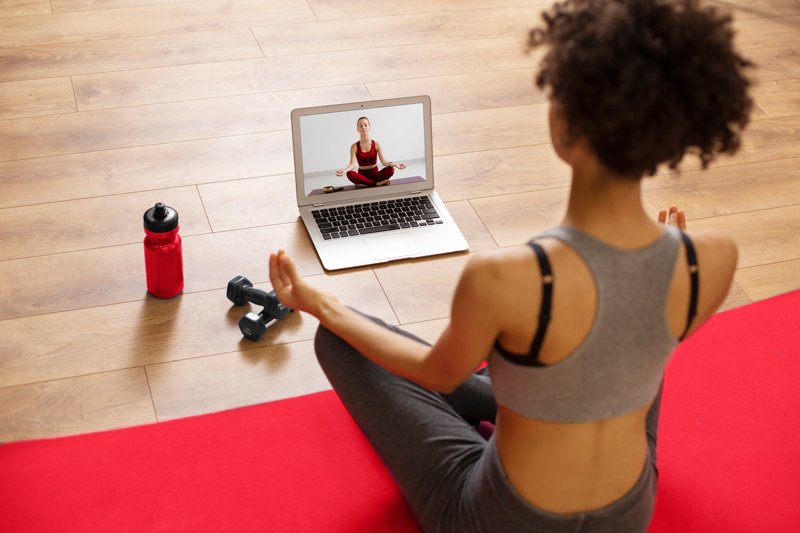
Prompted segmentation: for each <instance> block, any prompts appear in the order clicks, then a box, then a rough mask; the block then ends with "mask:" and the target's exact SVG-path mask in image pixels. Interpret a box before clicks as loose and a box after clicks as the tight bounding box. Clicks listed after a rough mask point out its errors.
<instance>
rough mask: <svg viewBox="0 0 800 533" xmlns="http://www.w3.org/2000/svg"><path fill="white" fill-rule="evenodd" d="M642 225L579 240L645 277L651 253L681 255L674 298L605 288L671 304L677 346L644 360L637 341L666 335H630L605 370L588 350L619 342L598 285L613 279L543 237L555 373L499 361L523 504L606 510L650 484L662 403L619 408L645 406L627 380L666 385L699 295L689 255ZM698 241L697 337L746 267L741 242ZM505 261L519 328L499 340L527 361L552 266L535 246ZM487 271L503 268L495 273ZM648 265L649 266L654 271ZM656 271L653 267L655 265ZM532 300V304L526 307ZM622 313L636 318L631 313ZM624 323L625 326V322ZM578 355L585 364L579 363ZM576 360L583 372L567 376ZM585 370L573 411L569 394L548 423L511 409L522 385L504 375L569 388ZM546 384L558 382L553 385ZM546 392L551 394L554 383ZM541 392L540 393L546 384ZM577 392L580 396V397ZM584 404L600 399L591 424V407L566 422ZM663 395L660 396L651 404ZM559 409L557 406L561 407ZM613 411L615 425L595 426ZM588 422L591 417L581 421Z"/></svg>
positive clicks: (502, 432)
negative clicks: (646, 470) (645, 475)
mask: <svg viewBox="0 0 800 533" xmlns="http://www.w3.org/2000/svg"><path fill="white" fill-rule="evenodd" d="M599 226H602V224H599ZM629 227H630V225H629ZM634 227H636V228H638V229H635V230H633V231H631V232H629V234H628V235H625V232H623V231H615V232H613V233H610V234H608V235H594V236H588V235H586V233H584V232H576V231H575V230H567V231H568V232H570V231H571V232H572V233H575V234H577V235H580V236H582V237H581V238H582V239H584V240H586V241H587V242H590V243H591V242H594V244H595V245H596V246H598V247H600V248H601V249H602V247H608V248H609V249H610V250H611V252H612V254H615V255H612V257H613V258H615V259H620V260H621V261H620V269H622V270H624V269H627V270H631V269H633V270H634V271H635V270H636V269H637V268H639V266H638V265H636V264H628V263H630V262H636V261H637V258H640V257H641V255H642V251H646V252H648V255H650V256H651V259H653V257H652V256H653V253H658V251H657V250H656V249H655V247H656V246H657V245H660V246H661V247H662V248H664V249H665V250H668V249H670V248H673V246H674V250H673V253H672V255H671V256H670V257H673V259H671V264H670V265H666V267H665V268H664V269H661V270H664V271H665V272H666V274H667V277H668V279H667V280H665V282H664V283H663V287H661V288H659V287H654V290H656V291H662V292H663V294H660V295H659V294H652V295H650V296H648V295H646V294H641V283H640V284H639V285H640V287H639V290H638V293H637V292H636V284H635V283H634V281H635V280H633V279H631V285H632V287H631V290H632V291H634V292H633V293H632V294H625V291H624V290H622V291H620V289H619V288H617V289H616V291H617V293H616V294H609V293H610V290H609V289H608V288H605V287H604V288H603V289H602V291H600V292H601V293H602V294H604V296H603V297H604V298H617V299H619V298H642V297H650V298H653V299H654V300H657V299H658V298H661V300H662V301H663V302H666V303H665V305H664V308H663V309H653V310H652V311H651V312H652V314H653V315H654V318H655V320H656V321H658V320H662V319H663V321H664V324H663V328H660V329H661V330H663V332H664V334H665V335H668V336H669V337H671V340H672V343H671V344H670V345H669V346H663V347H662V348H660V349H662V350H666V351H665V352H664V353H662V354H654V353H639V352H637V351H636V348H634V346H636V345H637V343H632V342H631V341H630V339H631V338H640V339H641V342H640V343H638V344H639V345H640V350H641V349H642V348H643V347H644V346H648V343H650V345H652V343H653V342H655V343H656V345H658V339H659V333H661V331H659V330H658V328H654V331H629V332H622V335H621V336H624V337H626V339H627V340H626V342H625V343H624V344H622V345H620V347H619V351H618V353H616V354H613V357H615V358H617V359H615V360H613V361H609V360H606V361H605V362H604V361H602V360H597V361H595V360H594V359H593V357H594V358H595V359H596V357H595V356H596V354H593V353H591V350H589V351H588V353H587V351H586V350H585V348H586V347H587V346H589V345H588V344H587V338H588V337H589V335H590V333H591V335H592V339H591V341H592V343H591V344H592V345H594V346H598V344H597V342H596V341H597V340H598V337H603V336H608V335H609V332H608V331H604V330H603V324H602V323H598V309H599V308H600V307H602V308H605V309H609V306H608V305H607V303H608V302H605V303H603V305H599V302H598V283H602V279H603V277H602V276H601V275H600V273H598V272H593V271H592V270H591V269H590V267H589V265H587V263H586V261H585V260H584V257H583V255H582V251H579V250H576V248H575V247H574V246H575V244H574V243H567V242H565V241H563V240H560V239H556V238H552V237H547V238H543V239H537V242H539V243H540V244H541V245H542V247H543V249H544V250H545V252H546V254H547V256H548V259H549V262H550V265H551V267H552V272H553V294H552V312H551V320H550V323H549V326H548V327H547V330H546V335H545V337H544V341H543V343H542V345H541V349H540V351H539V357H538V360H539V362H540V363H541V364H542V365H545V367H547V366H549V367H550V369H545V368H542V367H527V368H526V367H517V368H513V367H514V366H515V365H514V363H510V362H508V361H504V360H502V355H501V354H500V353H499V352H498V353H495V354H493V356H492V358H493V359H495V358H499V359H501V360H500V361H496V362H495V364H494V365H492V364H491V363H490V367H492V366H494V367H495V368H494V369H493V370H492V376H493V382H494V384H495V389H496V395H497V398H498V416H497V431H496V435H497V437H496V439H497V447H498V451H499V454H500V458H501V460H502V462H503V465H504V468H505V470H506V473H507V475H508V477H509V479H510V481H511V484H512V485H513V486H514V487H515V488H516V489H517V490H518V492H519V493H520V495H521V496H522V497H523V498H525V499H526V500H527V501H529V502H530V503H532V504H534V505H536V506H537V507H540V508H542V509H544V510H547V511H550V512H554V513H559V514H569V513H574V512H578V511H590V510H595V509H598V508H601V507H603V506H605V505H608V504H610V503H611V502H613V501H615V500H618V499H619V498H620V497H621V496H622V495H623V494H625V493H626V492H627V491H628V490H630V489H631V488H632V487H633V486H634V484H635V483H636V481H637V480H638V479H639V478H640V476H641V475H642V471H643V467H644V465H645V461H646V458H647V454H648V445H647V444H648V443H647V438H646V432H645V419H646V416H647V413H648V410H649V408H650V403H651V402H650V401H645V402H644V403H643V404H641V405H635V406H632V409H631V410H626V409H623V411H625V412H623V413H619V412H614V410H615V409H616V410H617V411H619V406H618V405H617V406H616V407H615V401H616V403H617V404H618V403H619V401H622V402H625V401H633V400H630V399H629V398H630V397H631V392H632V391H631V390H630V389H634V388H636V387H638V386H639V383H637V382H629V384H628V385H622V384H623V383H625V380H626V379H635V380H640V381H642V382H645V381H647V380H648V379H649V380H652V379H660V376H661V366H662V362H660V361H662V360H656V359H658V358H659V356H661V357H662V358H664V357H666V355H668V354H669V353H670V352H671V349H672V346H674V343H675V342H677V339H678V337H680V336H681V334H682V333H683V331H684V329H685V327H686V322H687V314H688V309H689V306H690V293H691V288H690V275H689V268H690V267H689V265H688V262H687V257H686V249H685V247H684V246H683V245H681V244H680V243H678V242H676V241H675V238H673V239H671V240H670V239H666V237H667V235H665V234H664V233H663V232H664V231H665V230H664V228H663V227H662V226H658V225H656V224H655V223H654V222H649V221H648V223H644V224H639V225H635V226H634ZM562 232H563V231H562ZM673 237H674V236H673ZM691 239H692V242H694V247H695V249H696V253H697V256H698V259H699V264H700V265H701V266H700V269H699V272H700V291H699V300H698V308H697V317H696V318H695V319H694V320H693V321H692V324H691V330H694V329H695V328H696V327H698V326H699V325H700V324H701V323H702V322H703V321H705V320H706V319H707V318H708V316H709V315H710V314H711V313H713V311H714V310H715V309H716V308H717V307H718V306H719V303H720V302H721V301H722V299H723V298H724V297H725V294H726V293H727V289H728V287H729V285H730V279H731V277H732V275H733V269H734V267H735V263H736V251H735V247H734V246H733V244H732V243H731V242H730V241H729V240H727V239H726V238H725V237H721V236H719V235H715V234H709V233H705V234H704V233H697V234H696V235H695V234H692V237H691ZM667 241H669V242H667ZM579 242H580V239H579ZM628 252H629V253H628ZM650 252H653V253H650ZM583 253H586V252H585V251H583ZM626 258H627V259H629V261H628V262H626V264H624V265H623V264H621V263H622V260H624V259H626ZM495 260H496V261H498V266H499V264H502V265H503V267H502V268H501V269H498V273H499V275H500V276H501V277H502V279H501V280H499V281H500V283H499V284H498V285H499V286H502V287H503V290H502V291H500V292H499V293H498V297H500V298H505V299H506V300H507V305H506V308H507V311H508V312H507V315H506V316H505V317H504V318H505V319H506V320H507V322H506V324H508V325H507V327H506V329H505V330H504V331H503V332H502V333H501V335H500V336H499V338H498V344H499V345H500V349H504V350H506V351H508V352H512V353H514V354H527V353H528V350H529V349H530V347H531V343H532V340H533V338H534V335H535V333H536V330H537V324H538V322H539V321H538V318H539V312H540V305H541V300H542V287H543V285H542V279H541V273H540V268H539V266H538V264H537V260H536V257H535V255H534V254H533V253H532V251H531V250H530V249H529V248H528V247H527V246H525V247H520V248H518V249H515V250H511V251H506V252H503V253H500V254H498V257H497V258H496V259H495ZM487 267H488V268H492V267H491V266H489V265H487ZM612 268H613V265H612ZM641 268H645V269H646V268H648V267H647V265H646V263H644V264H642V265H641ZM595 270H597V267H595ZM650 270H653V269H652V266H651V267H650ZM704 272H705V273H707V275H706V276H703V273H704ZM641 274H642V279H644V280H645V281H646V282H647V283H650V280H651V278H652V277H653V275H654V273H653V272H650V271H647V272H642V273H641ZM524 295H530V297H527V298H526V297H525V296H524ZM620 303H622V304H623V305H624V302H617V304H620ZM639 307H640V308H648V307H652V305H651V303H650V302H640V305H639ZM612 308H613V306H612ZM617 312H619V311H617ZM619 314H620V315H624V312H622V313H619ZM615 318H619V319H623V318H622V317H614V316H612V317H607V318H606V319H605V322H613V321H614V320H615ZM637 322H640V323H646V322H647V321H646V320H645V321H644V322H642V321H637ZM651 322H652V320H651ZM622 326H623V327H625V324H622ZM632 327H633V326H632ZM691 330H690V331H691ZM628 333H629V334H630V335H628ZM661 337H662V339H661V341H662V342H661V344H664V339H663V337H664V335H662V336H661ZM604 340H606V341H610V342H606V343H605V344H602V343H601V344H600V345H599V346H605V347H606V348H605V349H607V348H608V346H613V343H614V341H615V339H613V338H611V339H604ZM597 349H599V348H597ZM575 355H577V356H578V357H580V358H581V359H582V360H580V361H578V360H576V359H571V358H572V357H573V356H575ZM620 358H621V359H620ZM650 360H652V361H650ZM643 361H650V362H651V363H652V364H649V365H642V364H641V363H642V362H643ZM595 362H596V363H597V364H598V365H602V364H604V365H605V366H604V367H603V366H598V367H597V369H596V374H591V372H592V366H591V365H592V364H594V363H595ZM565 363H567V365H569V366H571V367H574V368H566V366H567V365H565ZM579 365H580V366H582V367H583V370H582V371H583V372H584V373H586V372H589V374H586V375H584V376H583V377H581V376H574V377H575V378H576V379H578V382H575V383H569V382H565V383H564V385H563V389H564V391H563V392H564V393H565V395H564V396H563V398H562V399H561V400H560V402H561V403H562V404H564V405H558V404H557V402H558V401H559V393H560V392H561V391H560V390H559V389H558V388H556V389H554V390H551V391H546V392H547V394H549V396H548V397H547V398H548V399H549V401H548V402H543V403H542V405H543V406H545V408H544V410H543V412H542V413H540V414H542V415H544V414H546V415H547V416H541V417H539V418H533V417H531V416H530V413H527V414H528V416H526V415H525V414H521V413H520V412H519V411H522V410H524V408H520V409H517V410H515V409H513V408H512V407H510V406H508V405H504V404H503V398H504V395H505V391H503V390H502V387H508V386H513V385H509V384H508V383H506V382H505V381H507V380H505V379H504V376H503V375H502V374H501V373H499V372H498V370H499V369H501V370H502V371H507V372H509V375H511V373H514V374H516V375H517V376H519V374H520V371H522V372H526V371H527V372H530V373H532V376H533V377H534V378H535V377H536V376H537V372H540V371H541V370H545V371H552V370H556V371H558V372H559V373H561V374H563V375H564V377H565V379H566V378H569V377H571V376H570V374H572V375H574V374H575V372H576V370H577V371H578V372H580V370H579V369H578V367H579ZM609 372H612V374H609ZM544 377H545V378H546V379H548V381H549V382H550V383H552V381H553V380H552V379H551V378H552V377H553V376H547V375H545V376H544ZM595 378H597V379H598V380H601V381H602V382H601V383H597V384H595V385H596V386H593V385H592V384H591V381H592V380H594V379H595ZM621 378H624V379H621ZM523 379H524V378H518V379H517V381H519V382H520V383H522V380H523ZM542 383H543V385H544V386H548V385H550V383H546V382H542ZM498 387H500V388H501V389H500V390H499V391H498V390H497V388H498ZM597 387H600V388H601V389H602V388H603V387H606V389H609V390H604V391H603V392H602V394H601V393H596V394H595V400H592V396H591V395H592V390H593V388H597ZM614 387H620V388H622V389H623V390H618V391H617V392H616V394H615V393H614ZM530 388H535V384H532V385H531V387H530ZM570 388H572V389H573V390H572V391H570V390H569V389H570ZM576 390H577V394H576ZM525 392H526V393H528V394H529V395H530V396H531V397H533V398H536V397H537V396H538V395H537V392H538V391H537V390H527V391H525ZM644 394H647V393H646V392H644ZM576 396H583V397H584V400H583V401H584V402H586V401H588V402H589V403H588V404H587V405H586V406H585V407H583V410H584V411H587V413H586V415H585V416H583V415H582V414H581V409H580V408H576V407H572V411H574V412H573V413H572V414H565V413H569V412H570V410H569V409H566V408H567V407H570V406H568V405H566V404H569V403H576V402H574V401H571V400H570V398H574V397H576ZM652 396H653V395H649V398H652ZM553 400H556V404H555V405H554V401H553ZM617 400H619V401H617ZM508 403H513V401H509V402H508ZM578 403H579V402H578ZM609 406H610V407H609ZM576 409H577V410H576ZM604 410H606V412H609V413H611V414H612V416H609V417H603V418H596V419H591V418H592V417H596V416H598V413H602V412H603V411H604ZM534 412H535V411H534ZM545 418H547V419H545ZM569 418H571V419H569ZM581 418H584V419H586V420H580V419H581ZM567 419H569V420H567Z"/></svg>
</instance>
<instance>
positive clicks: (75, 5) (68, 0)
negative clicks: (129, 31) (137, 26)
mask: <svg viewBox="0 0 800 533" xmlns="http://www.w3.org/2000/svg"><path fill="white" fill-rule="evenodd" d="M51 2H52V4H53V11H54V12H62V11H90V10H95V9H97V10H99V9H114V8H119V7H125V6H133V5H136V6H147V5H156V4H180V3H185V2H186V0H160V1H156V0H51Z"/></svg>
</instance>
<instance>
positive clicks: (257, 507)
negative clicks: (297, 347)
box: [0, 291, 800, 533]
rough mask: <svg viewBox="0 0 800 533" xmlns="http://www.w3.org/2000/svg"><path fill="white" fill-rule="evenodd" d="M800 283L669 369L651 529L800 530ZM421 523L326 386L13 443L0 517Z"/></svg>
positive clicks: (710, 336) (6, 524)
mask: <svg viewBox="0 0 800 533" xmlns="http://www.w3.org/2000/svg"><path fill="white" fill-rule="evenodd" d="M798 310H800V291H797V292H793V293H789V294H785V295H782V296H779V297H776V298H772V299H770V300H766V301H762V302H759V303H756V304H753V305H749V306H746V307H742V308H739V309H735V310H732V311H728V312H725V313H720V314H718V315H717V316H715V317H714V318H713V319H711V321H710V322H709V323H708V324H707V325H706V326H705V327H704V328H703V329H702V330H701V331H700V332H698V333H697V334H696V335H694V336H693V337H692V338H690V339H688V340H687V341H686V342H684V343H683V344H682V345H681V346H680V348H679V350H678V352H677V353H676V355H675V356H674V358H673V359H672V361H671V362H670V364H669V367H668V368H667V375H666V379H665V386H664V397H663V401H662V412H661V424H660V431H659V470H660V478H659V494H658V500H657V504H656V515H655V518H654V520H653V524H652V527H651V529H650V533H672V532H679V533H700V532H702V533H715V532H720V533H723V532H724V533H753V532H756V533H760V532H769V533H782V532H787V533H788V532H794V531H797V530H798V524H800V505H798V504H797V503H796V501H797V500H798V497H799V496H800V490H799V489H797V488H796V486H795V479H796V478H797V477H798V474H800V459H799V458H798V452H797V450H798V449H800V446H798V445H799V444H800V426H798V424H797V420H798V413H800V399H799V398H798V395H797V393H796V390H797V386H796V383H797V381H798V376H800V348H798V346H800V342H798V341H800V332H799V331H798V327H797V326H798V324H800V322H798V320H797V313H798ZM21 531H24V532H50V531H53V532H72V531H76V532H78V531H80V532H101V531H102V532H106V531H108V532H134V531H135V532H156V531H179V532H249V531H253V532H256V531H258V532H263V531H268V532H292V533H294V532H301V533H302V532H309V533H311V532H314V533H316V532H320V531H325V532H341V533H345V532H347V533H350V532H362V531H367V532H370V533H378V532H389V533H393V532H398V533H399V532H410V531H419V529H418V527H417V526H416V523H415V522H414V520H413V517H412V516H411V513H410V511H409V509H408V507H407V506H406V504H405V502H404V500H403V498H402V496H401V494H400V493H399V491H398V489H397V487H396V485H395V484H394V482H393V481H392V479H391V476H390V475H389V473H388V472H387V471H386V469H385V467H384V466H383V464H382V463H381V461H380V458H379V457H377V455H376V454H375V452H374V451H373V450H372V448H371V447H370V445H369V443H368V442H367V441H366V440H365V439H364V437H363V435H362V434H361V432H360V431H359V430H358V428H357V427H356V425H355V423H354V422H353V421H352V419H351V418H350V417H349V415H348V414H347V412H346V411H345V410H344V408H343V407H342V405H341V403H340V402H339V400H338V399H337V398H336V396H335V395H334V394H333V393H332V392H330V391H328V392H322V393H317V394H311V395H308V396H302V397H298V398H292V399H288V400H282V401H278V402H272V403H266V404H261V405H256V406H251V407H245V408H240V409H234V410H230V411H224V412H221V413H214V414H209V415H203V416H198V417H192V418H187V419H182V420H175V421H170V422H163V423H160V424H151V425H146V426H140V427H134V428H128V429H123V430H116V431H106V432H100V433H93V434H87V435H78V436H74V437H65V438H58V439H47V440H38V441H28V442H19V443H11V444H6V445H2V446H0V532H3V533H5V532H21Z"/></svg>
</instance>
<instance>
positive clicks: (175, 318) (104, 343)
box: [0, 269, 397, 390]
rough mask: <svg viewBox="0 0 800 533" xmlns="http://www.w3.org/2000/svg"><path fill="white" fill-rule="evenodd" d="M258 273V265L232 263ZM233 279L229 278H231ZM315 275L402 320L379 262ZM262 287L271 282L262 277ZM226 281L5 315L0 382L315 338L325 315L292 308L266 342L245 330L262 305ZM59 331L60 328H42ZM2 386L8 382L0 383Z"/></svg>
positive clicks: (357, 302) (254, 351)
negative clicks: (231, 292)
mask: <svg viewBox="0 0 800 533" xmlns="http://www.w3.org/2000/svg"><path fill="white" fill-rule="evenodd" d="M237 274H245V275H248V278H249V279H251V280H252V279H256V276H255V274H256V272H247V271H243V270H240V271H231V272H230V273H229V274H228V276H229V277H228V278H227V279H230V278H233V277H234V276H235V275H237ZM227 279H225V280H224V283H227ZM309 281H310V282H312V283H314V284H315V286H318V287H320V288H322V289H324V290H328V291H331V292H333V293H334V294H336V295H337V296H338V297H339V299H340V300H341V301H342V302H344V303H345V304H347V305H353V306H358V308H359V309H361V310H362V311H364V312H366V313H369V314H370V315H373V316H377V317H379V318H381V319H382V320H384V321H386V322H387V323H391V324H396V323H397V318H396V317H395V315H394V313H393V311H392V308H391V306H390V305H389V302H388V300H387V299H386V295H385V294H384V292H383V289H382V288H381V286H380V284H379V283H378V281H377V279H376V277H375V275H374V274H373V273H372V271H371V270H368V269H366V270H361V271H354V272H349V273H347V274H346V275H336V276H329V275H317V276H311V277H310V278H309ZM255 286H256V287H257V288H261V289H265V290H267V289H269V286H268V284H265V283H256V284H255ZM225 294H226V291H225V289H224V288H222V289H216V290H212V291H203V292H197V293H190V294H183V295H181V296H178V297H176V298H172V299H168V300H158V299H156V298H146V299H143V300H140V301H136V302H128V303H121V304H114V305H105V306H103V307H94V308H88V309H80V310H75V311H68V312H62V313H51V314H47V315H43V316H39V317H25V318H19V319H14V320H5V321H0V332H2V338H3V343H4V349H3V351H2V352H0V370H1V371H0V387H8V386H15V385H20V384H26V383H33V382H36V381H41V380H49V379H58V378H64V377H70V376H78V375H84V374H95V373H99V372H108V371H112V370H118V369H124V368H129V367H134V366H139V365H156V364H160V363H166V362H169V361H178V360H183V359H191V358H199V357H205V356H209V355H215V354H226V356H227V357H235V358H241V357H246V358H251V359H255V358H260V357H261V356H263V355H264V354H265V352H266V351H268V350H269V347H270V346H274V345H284V344H287V343H297V342H301V341H308V340H311V339H313V338H314V335H315V333H316V330H317V327H318V325H319V322H318V321H317V320H316V319H315V318H314V317H312V316H311V315H305V314H301V313H292V314H290V315H289V316H287V317H286V318H284V319H282V320H280V321H279V322H277V323H273V324H271V325H270V326H269V327H268V329H267V332H266V333H265V334H264V336H263V337H262V338H261V339H260V340H259V341H258V342H252V341H250V340H247V339H245V338H243V337H242V334H241V332H240V331H239V328H238V325H237V324H238V321H239V319H240V318H241V317H242V316H243V315H244V314H245V313H247V312H249V311H255V312H258V311H259V310H260V309H258V308H256V307H255V306H250V305H246V306H243V307H235V306H233V305H232V304H231V302H230V301H228V300H227V298H226V296H225ZM42 331H50V332H53V331H57V332H59V334H58V335H42V334H41V332H42ZM0 390H2V389H0Z"/></svg>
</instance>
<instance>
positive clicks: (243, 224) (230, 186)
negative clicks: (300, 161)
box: [198, 173, 300, 231]
mask: <svg viewBox="0 0 800 533" xmlns="http://www.w3.org/2000/svg"><path fill="white" fill-rule="evenodd" d="M198 190H199V191H200V196H201V197H202V198H203V205H204V206H205V208H206V212H207V213H208V220H209V222H210V223H211V227H212V228H213V229H214V231H228V230H235V229H241V228H252V227H255V226H266V225H269V224H282V223H287V222H294V221H297V220H298V217H299V216H300V213H299V211H298V210H297V196H296V194H295V187H294V174H293V173H292V174H282V175H280V176H268V177H263V178H252V179H245V180H235V181H223V182H218V183H207V184H205V185H199V186H198Z"/></svg>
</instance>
